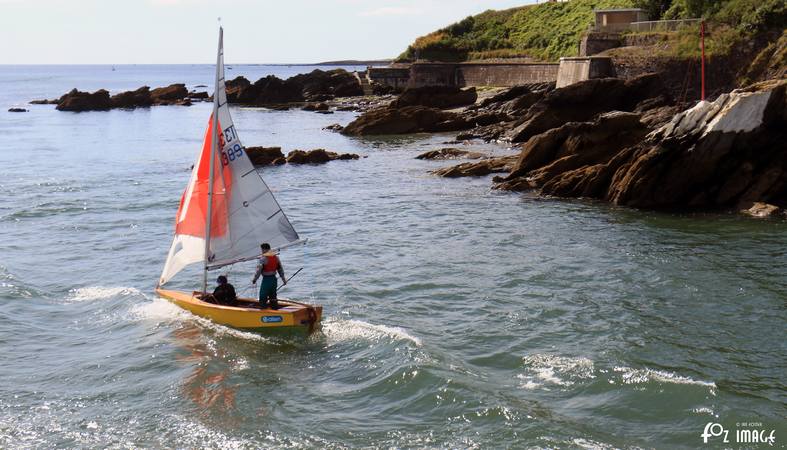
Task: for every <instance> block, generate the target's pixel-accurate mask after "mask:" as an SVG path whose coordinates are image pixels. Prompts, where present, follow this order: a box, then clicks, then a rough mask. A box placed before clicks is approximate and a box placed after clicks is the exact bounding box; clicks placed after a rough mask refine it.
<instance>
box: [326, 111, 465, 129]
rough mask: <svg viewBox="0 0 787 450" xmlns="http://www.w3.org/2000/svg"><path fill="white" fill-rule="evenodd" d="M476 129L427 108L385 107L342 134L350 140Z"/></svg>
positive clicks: (454, 115)
mask: <svg viewBox="0 0 787 450" xmlns="http://www.w3.org/2000/svg"><path fill="white" fill-rule="evenodd" d="M470 126H472V124H470V123H469V122H467V121H466V120H465V119H464V118H462V116H460V115H459V114H456V113H452V112H448V111H442V110H439V109H436V108H428V107H424V106H406V107H404V108H394V107H383V108H377V109H373V110H371V111H368V112H366V113H364V114H362V115H361V116H359V117H358V118H357V119H355V120H354V121H352V122H350V123H349V124H348V125H347V126H346V127H344V129H343V130H342V131H341V133H342V134H345V135H349V136H364V135H385V134H405V133H419V132H440V131H458V130H462V129H466V128H469V127H470Z"/></svg>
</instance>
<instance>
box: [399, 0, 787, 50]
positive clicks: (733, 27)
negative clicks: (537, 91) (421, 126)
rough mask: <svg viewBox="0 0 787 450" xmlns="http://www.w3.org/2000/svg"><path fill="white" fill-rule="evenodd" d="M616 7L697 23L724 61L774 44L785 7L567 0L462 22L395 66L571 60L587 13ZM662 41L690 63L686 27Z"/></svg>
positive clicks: (692, 34) (753, 0) (765, 0)
mask: <svg viewBox="0 0 787 450" xmlns="http://www.w3.org/2000/svg"><path fill="white" fill-rule="evenodd" d="M620 7H641V8H644V9H646V10H648V11H651V12H652V14H653V15H654V17H653V19H658V18H669V19H672V18H694V17H705V18H706V19H707V20H708V22H709V27H708V31H709V36H708V37H707V38H706V46H707V47H708V48H707V50H708V52H709V54H710V55H723V54H729V53H730V52H731V50H732V49H733V48H735V47H736V46H740V45H741V44H742V43H746V42H748V41H750V40H753V39H754V38H756V37H760V38H761V37H762V36H764V35H768V37H767V38H766V39H767V40H769V41H770V40H773V39H774V38H773V37H771V36H775V37H776V39H778V36H779V35H780V34H781V32H782V31H783V30H784V29H785V28H787V2H785V0H570V1H566V2H557V3H542V4H538V5H529V6H522V7H518V8H511V9H506V10H501V11H492V10H489V11H485V12H483V13H481V14H478V15H475V16H470V17H467V18H466V19H464V20H462V21H460V22H457V23H455V24H452V25H450V26H448V27H446V28H443V29H440V30H437V31H435V32H432V33H429V34H427V35H425V36H421V37H419V38H418V39H416V40H415V42H414V43H413V44H412V45H410V46H409V47H408V48H407V50H406V51H405V52H404V53H402V54H401V55H400V56H399V60H412V59H415V56H416V54H417V55H418V56H419V57H420V58H422V59H428V60H436V61H464V60H470V59H484V58H506V57H531V58H536V59H542V60H547V61H551V60H556V59H557V58H559V57H561V56H575V55H576V54H577V46H578V43H579V39H580V36H581V35H582V33H583V32H585V31H586V30H587V29H588V26H589V25H590V24H591V23H592V22H593V9H605V8H620ZM658 11H664V13H663V14H659V13H658ZM657 16H661V17H657ZM665 41H666V45H664V46H663V47H662V49H661V50H660V51H658V54H659V56H675V57H693V56H694V55H695V54H696V52H697V47H698V42H697V41H698V37H697V33H696V30H694V29H693V28H691V29H684V30H681V31H679V32H678V33H668V35H667V36H665ZM651 50H652V49H649V50H648V51H651Z"/></svg>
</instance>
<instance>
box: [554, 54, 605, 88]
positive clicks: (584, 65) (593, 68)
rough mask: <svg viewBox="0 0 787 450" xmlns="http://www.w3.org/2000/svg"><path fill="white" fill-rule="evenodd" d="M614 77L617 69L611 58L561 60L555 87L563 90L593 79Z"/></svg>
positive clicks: (587, 57)
mask: <svg viewBox="0 0 787 450" xmlns="http://www.w3.org/2000/svg"><path fill="white" fill-rule="evenodd" d="M614 76H615V68H614V67H613V65H612V59H611V58H607V57H598V56H595V57H594V56H580V57H575V58H560V69H559V70H558V76H557V84H556V85H555V87H558V88H561V87H564V86H568V85H570V84H574V83H578V82H580V81H585V80H589V79H591V78H605V77H614Z"/></svg>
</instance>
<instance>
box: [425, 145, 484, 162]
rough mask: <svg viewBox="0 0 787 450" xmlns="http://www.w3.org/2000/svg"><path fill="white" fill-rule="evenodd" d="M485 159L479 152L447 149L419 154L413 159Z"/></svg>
mask: <svg viewBox="0 0 787 450" xmlns="http://www.w3.org/2000/svg"><path fill="white" fill-rule="evenodd" d="M485 157H486V155H485V154H483V153H480V152H471V151H469V150H461V149H458V148H453V147H448V148H441V149H439V150H430V151H428V152H424V153H421V154H420V155H418V156H416V157H415V159H459V158H462V159H481V158H485Z"/></svg>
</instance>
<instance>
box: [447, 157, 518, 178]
mask: <svg viewBox="0 0 787 450" xmlns="http://www.w3.org/2000/svg"><path fill="white" fill-rule="evenodd" d="M514 162H516V156H503V157H500V158H489V159H485V160H483V161H478V162H473V163H470V162H467V163H462V164H459V165H456V166H450V167H444V168H442V169H438V170H434V171H432V172H431V173H433V174H435V175H439V176H441V177H446V178H457V177H480V176H484V175H489V174H491V173H501V172H509V171H510V170H511V167H512V166H513V165H514Z"/></svg>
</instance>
